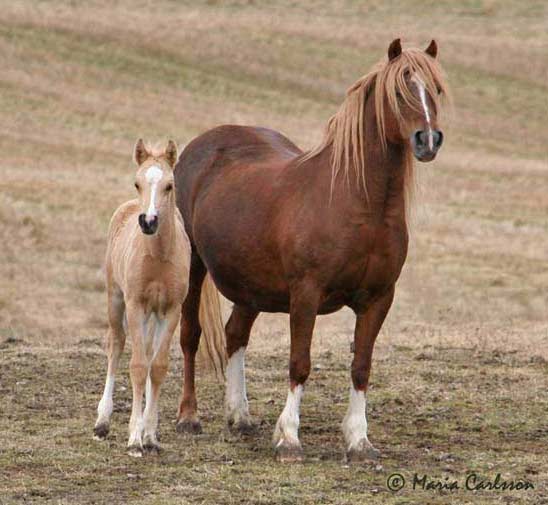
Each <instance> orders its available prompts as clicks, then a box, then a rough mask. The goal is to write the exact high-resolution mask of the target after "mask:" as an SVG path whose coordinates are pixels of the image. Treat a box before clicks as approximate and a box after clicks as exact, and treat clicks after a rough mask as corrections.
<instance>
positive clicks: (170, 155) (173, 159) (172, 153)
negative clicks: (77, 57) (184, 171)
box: [164, 140, 177, 168]
mask: <svg viewBox="0 0 548 505" xmlns="http://www.w3.org/2000/svg"><path fill="white" fill-rule="evenodd" d="M164 157H165V159H166V161H167V162H168V164H169V166H170V167H171V168H173V167H174V166H175V163H177V145H176V144H175V142H173V140H168V141H167V146H166V150H165V153H164Z"/></svg>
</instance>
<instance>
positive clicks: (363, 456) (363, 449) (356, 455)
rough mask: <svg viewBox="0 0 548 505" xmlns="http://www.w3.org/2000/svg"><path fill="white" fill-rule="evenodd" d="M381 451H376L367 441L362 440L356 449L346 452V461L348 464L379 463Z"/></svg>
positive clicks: (352, 448) (351, 448)
mask: <svg viewBox="0 0 548 505" xmlns="http://www.w3.org/2000/svg"><path fill="white" fill-rule="evenodd" d="M380 454H381V451H379V450H378V449H375V447H373V446H372V445H371V442H369V440H367V439H365V438H364V439H362V440H360V441H359V442H358V443H357V444H356V445H355V446H354V447H350V448H349V449H348V451H346V461H347V462H348V463H364V462H367V461H377V460H378V459H379V456H380Z"/></svg>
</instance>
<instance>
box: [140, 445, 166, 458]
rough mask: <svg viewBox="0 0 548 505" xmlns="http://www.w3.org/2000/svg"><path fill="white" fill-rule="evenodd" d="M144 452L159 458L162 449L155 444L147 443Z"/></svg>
mask: <svg viewBox="0 0 548 505" xmlns="http://www.w3.org/2000/svg"><path fill="white" fill-rule="evenodd" d="M143 450H144V452H146V453H147V454H150V455H151V456H158V455H159V454H160V453H161V452H162V448H161V447H160V446H159V445H158V444H155V443H154V442H145V445H143Z"/></svg>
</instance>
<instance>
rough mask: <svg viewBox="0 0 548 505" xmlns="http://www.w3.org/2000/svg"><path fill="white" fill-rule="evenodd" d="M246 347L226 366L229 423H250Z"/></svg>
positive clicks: (227, 415)
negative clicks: (246, 380)
mask: <svg viewBox="0 0 548 505" xmlns="http://www.w3.org/2000/svg"><path fill="white" fill-rule="evenodd" d="M245 349H246V348H245V347H240V348H239V349H238V350H237V351H236V352H235V353H234V354H232V356H230V358H229V359H228V365H227V367H226V394H225V414H226V419H227V422H228V424H229V425H232V426H238V425H249V426H251V419H250V416H249V405H248V402H247V393H246V387H245Z"/></svg>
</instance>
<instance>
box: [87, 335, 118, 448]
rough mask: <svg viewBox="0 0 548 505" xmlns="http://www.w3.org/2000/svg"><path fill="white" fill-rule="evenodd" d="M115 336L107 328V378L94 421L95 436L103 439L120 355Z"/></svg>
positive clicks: (106, 428)
mask: <svg viewBox="0 0 548 505" xmlns="http://www.w3.org/2000/svg"><path fill="white" fill-rule="evenodd" d="M115 338H117V337H116V335H115V334H114V333H113V332H112V330H111V329H109V335H108V339H109V344H108V345H109V346H110V347H111V351H110V355H109V362H108V367H107V378H106V380H105V388H104V390H103V396H102V397H101V400H100V401H99V405H98V406H97V421H96V422H95V429H94V431H95V438H97V439H100V440H102V439H104V438H105V437H106V435H107V433H108V430H109V424H110V417H111V416H112V411H113V408H114V403H113V395H114V383H115V375H116V370H117V368H118V364H119V362H120V356H121V354H122V347H123V343H121V342H120V341H114V340H113V339H115Z"/></svg>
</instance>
